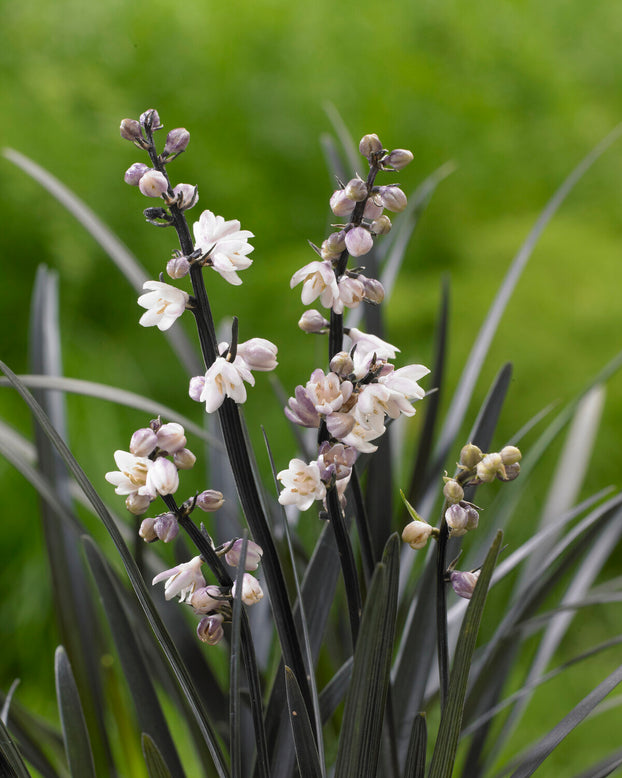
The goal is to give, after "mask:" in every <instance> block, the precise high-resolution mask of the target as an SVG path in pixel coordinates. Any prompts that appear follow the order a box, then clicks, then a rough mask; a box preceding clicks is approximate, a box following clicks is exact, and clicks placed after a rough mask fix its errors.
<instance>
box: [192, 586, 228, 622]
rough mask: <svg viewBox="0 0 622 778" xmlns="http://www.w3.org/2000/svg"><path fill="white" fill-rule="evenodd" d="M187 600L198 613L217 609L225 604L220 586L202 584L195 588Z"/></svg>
mask: <svg viewBox="0 0 622 778" xmlns="http://www.w3.org/2000/svg"><path fill="white" fill-rule="evenodd" d="M186 602H188V603H189V604H190V605H191V606H192V609H193V610H194V612H195V613H196V614H197V615H199V614H205V613H209V612H210V611H217V610H218V609H219V608H220V607H221V606H222V604H223V597H222V591H221V589H220V587H219V586H214V585H211V586H202V587H201V588H200V589H195V591H194V592H193V593H192V594H191V595H190V597H188V599H187V600H186Z"/></svg>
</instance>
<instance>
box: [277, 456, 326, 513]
mask: <svg viewBox="0 0 622 778" xmlns="http://www.w3.org/2000/svg"><path fill="white" fill-rule="evenodd" d="M276 477H277V478H278V479H279V481H280V482H281V483H282V484H283V490H282V491H281V493H280V494H279V502H280V503H281V505H296V506H297V507H298V509H299V510H301V511H306V510H307V509H308V508H310V507H311V505H313V503H314V502H315V500H323V499H324V497H325V496H326V487H325V486H324V484H323V483H322V479H321V478H320V468H319V467H318V464H317V462H310V463H309V464H306V462H303V461H302V459H292V460H290V463H289V468H288V469H287V470H281V472H280V473H277V476H276Z"/></svg>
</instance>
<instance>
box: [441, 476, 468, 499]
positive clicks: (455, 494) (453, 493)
mask: <svg viewBox="0 0 622 778" xmlns="http://www.w3.org/2000/svg"><path fill="white" fill-rule="evenodd" d="M443 496H444V497H445V499H446V500H447V501H448V502H451V503H455V502H460V500H462V499H463V497H464V489H463V488H462V487H461V486H460V484H459V483H458V482H457V481H456V480H454V479H453V478H450V479H449V480H448V481H447V482H446V483H445V486H444V487H443Z"/></svg>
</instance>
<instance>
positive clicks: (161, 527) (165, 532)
mask: <svg viewBox="0 0 622 778" xmlns="http://www.w3.org/2000/svg"><path fill="white" fill-rule="evenodd" d="M153 529H154V532H155V534H156V535H157V536H158V537H159V538H160V540H161V541H162V542H163V543H170V542H171V540H175V538H176V537H177V533H178V532H179V524H178V522H177V517H176V516H175V514H174V513H163V514H161V515H160V516H158V517H157V519H156V520H155V522H154V525H153Z"/></svg>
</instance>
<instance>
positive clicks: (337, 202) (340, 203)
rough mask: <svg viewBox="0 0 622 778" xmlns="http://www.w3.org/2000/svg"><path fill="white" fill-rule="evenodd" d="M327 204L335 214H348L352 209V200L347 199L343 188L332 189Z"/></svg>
mask: <svg viewBox="0 0 622 778" xmlns="http://www.w3.org/2000/svg"><path fill="white" fill-rule="evenodd" d="M329 204H330V209H331V211H332V212H333V213H334V214H335V216H349V215H350V214H351V213H352V211H353V210H354V201H353V200H350V199H349V197H348V196H347V194H346V193H345V190H344V189H337V190H336V191H334V192H333V193H332V195H331V197H330V201H329Z"/></svg>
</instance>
